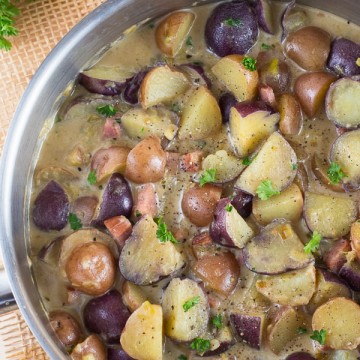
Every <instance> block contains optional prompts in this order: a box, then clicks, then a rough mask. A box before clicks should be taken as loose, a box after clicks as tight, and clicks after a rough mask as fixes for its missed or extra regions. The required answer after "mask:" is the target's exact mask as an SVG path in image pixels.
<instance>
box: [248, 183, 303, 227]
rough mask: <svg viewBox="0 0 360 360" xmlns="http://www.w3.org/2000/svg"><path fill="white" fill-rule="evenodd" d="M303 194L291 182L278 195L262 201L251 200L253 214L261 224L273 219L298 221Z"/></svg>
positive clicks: (257, 199)
mask: <svg viewBox="0 0 360 360" xmlns="http://www.w3.org/2000/svg"><path fill="white" fill-rule="evenodd" d="M303 203H304V200H303V196H302V193H301V190H300V189H299V187H298V186H297V185H296V184H295V183H292V184H291V185H290V186H289V187H287V188H286V189H285V190H284V191H282V192H281V193H280V194H279V195H275V196H273V197H271V198H270V199H268V200H266V201H263V200H260V199H259V198H257V197H256V198H254V200H253V210H252V211H253V214H254V216H255V218H256V220H257V221H258V222H259V223H261V224H262V225H266V224H269V223H271V222H272V221H273V220H274V219H286V220H289V221H294V222H295V221H298V220H299V219H300V217H301V214H302V210H303Z"/></svg>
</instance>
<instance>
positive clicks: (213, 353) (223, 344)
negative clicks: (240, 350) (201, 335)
mask: <svg viewBox="0 0 360 360" xmlns="http://www.w3.org/2000/svg"><path fill="white" fill-rule="evenodd" d="M233 345H234V343H233V342H230V341H221V342H220V345H219V346H218V347H217V348H216V349H214V350H209V351H206V352H205V353H204V354H202V355H201V356H202V357H208V356H216V355H220V354H222V353H223V352H225V351H227V350H229V349H230V348H231V347H232V346H233Z"/></svg>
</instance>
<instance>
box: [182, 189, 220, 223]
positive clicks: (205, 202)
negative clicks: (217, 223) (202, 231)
mask: <svg viewBox="0 0 360 360" xmlns="http://www.w3.org/2000/svg"><path fill="white" fill-rule="evenodd" d="M220 196H221V188H219V187H217V186H215V185H211V184H205V185H204V186H203V187H200V186H198V185H196V186H194V187H192V188H190V189H189V190H187V191H186V192H185V193H184V196H183V199H182V201H181V207H182V210H183V212H184V214H185V216H186V217H187V218H188V219H189V220H190V221H191V222H192V223H193V224H195V225H196V226H206V225H209V224H210V222H211V220H212V219H213V216H214V212H215V208H216V204H217V203H218V201H219V200H220Z"/></svg>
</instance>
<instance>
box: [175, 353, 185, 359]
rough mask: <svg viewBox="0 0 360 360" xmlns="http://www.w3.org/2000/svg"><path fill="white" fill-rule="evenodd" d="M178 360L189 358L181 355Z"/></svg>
mask: <svg viewBox="0 0 360 360" xmlns="http://www.w3.org/2000/svg"><path fill="white" fill-rule="evenodd" d="M177 360H187V356H185V355H184V354H181V355H180V356H179V357H178V358H177Z"/></svg>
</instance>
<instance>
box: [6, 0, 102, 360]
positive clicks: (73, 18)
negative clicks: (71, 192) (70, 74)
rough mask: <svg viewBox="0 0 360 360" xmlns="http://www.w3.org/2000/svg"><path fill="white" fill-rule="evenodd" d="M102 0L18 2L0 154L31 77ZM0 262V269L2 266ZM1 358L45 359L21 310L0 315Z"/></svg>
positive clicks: (7, 64)
mask: <svg viewBox="0 0 360 360" xmlns="http://www.w3.org/2000/svg"><path fill="white" fill-rule="evenodd" d="M102 2H104V0H35V1H34V2H27V1H24V2H22V3H20V5H19V7H20V9H21V15H20V16H19V17H18V20H17V24H16V26H17V28H18V29H19V31H20V34H19V36H17V37H15V38H13V39H12V43H13V49H12V50H11V51H10V52H4V51H0V109H1V110H0V155H1V153H2V145H3V143H4V139H5V136H6V132H7V129H8V126H9V123H10V121H11V119H12V117H13V114H14V112H15V109H16V106H17V104H18V102H19V100H20V97H21V95H22V94H23V92H24V90H25V87H26V85H27V84H28V83H29V81H30V79H31V77H32V76H33V74H34V73H35V71H36V69H37V68H38V67H39V65H40V64H41V62H42V61H43V60H44V58H45V57H46V55H47V54H48V53H49V52H50V50H51V49H52V48H53V47H54V46H55V45H56V43H57V42H58V41H59V40H60V39H61V38H62V37H63V36H64V35H65V34H66V33H67V32H68V31H69V30H70V29H71V28H72V27H73V26H74V25H75V24H76V23H78V22H79V21H80V20H81V19H82V18H83V17H84V16H85V15H87V14H88V13H89V12H90V11H91V10H93V9H94V8H96V7H97V6H98V5H100V4H101V3H102ZM1 263H2V261H1V259H0V266H1ZM0 359H1V360H5V359H14V360H15V359H16V360H22V359H26V360H29V359H36V360H43V359H48V357H47V356H46V354H45V353H44V351H43V350H42V349H41V347H40V346H39V344H38V343H37V341H36V340H35V339H34V337H33V336H32V334H31V332H30V330H29V328H28V327H27V325H26V324H25V322H24V320H23V318H22V316H21V314H20V311H19V310H14V311H11V312H8V313H6V314H4V315H1V316H0Z"/></svg>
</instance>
